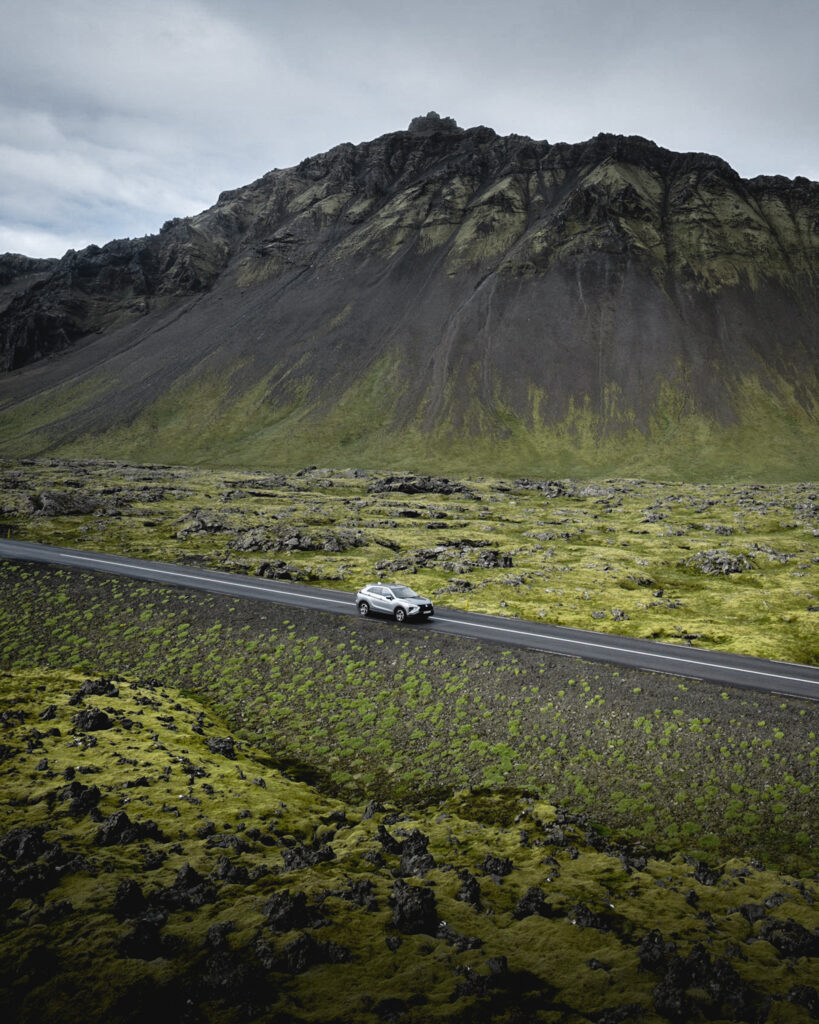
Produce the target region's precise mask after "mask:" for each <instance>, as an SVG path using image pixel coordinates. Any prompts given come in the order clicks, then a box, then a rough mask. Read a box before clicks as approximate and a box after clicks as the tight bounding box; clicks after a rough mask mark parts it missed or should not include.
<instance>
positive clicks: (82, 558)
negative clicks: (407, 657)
mask: <svg viewBox="0 0 819 1024" xmlns="http://www.w3.org/2000/svg"><path fill="white" fill-rule="evenodd" d="M62 557H63V558H72V559H74V561H76V562H91V564H92V565H115V566H116V567H117V568H118V569H137V570H141V571H142V572H155V573H161V574H162V575H163V576H178V577H180V579H183V580H198V581H199V582H200V583H220V584H223V585H224V586H226V587H242V588H243V589H244V590H261V591H262V592H263V593H265V594H281V595H282V596H283V597H305V598H308V599H309V600H315V601H327V602H328V604H341V605H344V607H345V608H349V606H350V602H349V601H339V600H338V598H335V597H320V596H319V595H318V594H299V593H297V592H296V591H294V590H275V589H274V588H273V587H261V586H259V584H258V583H240V582H239V581H238V580H215V579H213V578H212V577H210V576H194V575H193V574H192V573H188V572H174V571H172V570H171V569H155V568H154V567H153V566H150V567H146V566H143V565H131V564H129V563H128V562H112V561H109V560H108V559H106V558H92V557H91V556H90V555H68V554H63V555H62Z"/></svg>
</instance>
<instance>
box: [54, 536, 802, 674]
mask: <svg viewBox="0 0 819 1024" xmlns="http://www.w3.org/2000/svg"><path fill="white" fill-rule="evenodd" d="M62 557H63V558H71V559H73V560H74V561H77V562H90V563H91V564H92V565H114V566H116V567H117V568H119V569H142V570H144V571H146V572H155V573H160V574H162V575H163V576H177V577H179V578H180V579H185V580H198V581H199V582H200V583H224V585H225V586H229V587H241V588H242V589H244V590H261V591H262V592H263V593H265V594H279V595H281V596H282V597H294V596H298V597H308V598H310V599H314V600H316V601H325V602H326V603H327V604H340V605H343V606H344V607H345V608H349V604H350V603H349V601H340V600H338V598H333V597H321V596H320V595H318V594H315V595H314V594H309V595H307V594H297V593H296V592H295V591H292V590H275V589H274V588H273V587H262V586H259V585H258V584H257V583H240V582H239V581H238V580H236V581H234V580H214V579H212V578H211V577H209V576H195V575H193V574H192V573H185V572H175V571H173V570H171V569H155V568H153V567H148V568H146V567H145V566H140V565H131V564H130V563H128V562H115V561H112V560H109V559H105V558H94V557H93V556H92V555H70V554H68V553H63V554H62ZM435 622H448V623H451V624H452V625H454V626H464V625H467V626H468V625H474V626H475V628H477V629H491V630H494V631H495V632H497V633H510V634H512V635H513V636H528V637H534V638H535V639H537V640H551V641H552V642H553V643H565V644H576V645H578V646H580V647H598V648H600V650H603V651H615V652H617V653H619V654H638V655H640V656H641V657H647V658H657V659H659V660H662V661H676V662H680V663H681V664H683V665H697V666H698V667H700V668H716V669H725V668H728V670H729V671H732V672H744V673H746V674H747V675H754V676H763V677H765V678H767V679H786V680H788V681H789V682H793V683H809V684H810V685H811V686H819V682H817V681H816V680H815V679H803V678H801V677H799V676H786V675H781V674H779V673H776V672H763V671H762V670H760V669H753V668H742V667H740V666H738V665H728V666H726V665H720V664H718V663H717V662H713V661H698V660H696V659H695V658H682V657H680V656H679V655H675V654H659V653H657V652H656V651H641V650H640V649H639V648H630V647H618V646H616V645H614V644H601V643H598V642H597V641H594V640H572V639H569V638H568V637H563V636H550V635H549V634H548V633H532V632H529V631H527V630H525V629H511V628H510V627H509V626H492V625H490V624H488V623H468V622H461V621H460V620H458V619H446V618H444V617H442V616H440V615H436V616H435ZM435 622H433V623H432V625H433V626H434V625H435Z"/></svg>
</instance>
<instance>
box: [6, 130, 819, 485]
mask: <svg viewBox="0 0 819 1024" xmlns="http://www.w3.org/2000/svg"><path fill="white" fill-rule="evenodd" d="M817 224H819V184H817V183H813V182H809V181H807V180H806V179H804V178H797V179H795V180H793V181H790V180H788V179H785V178H780V177H759V178H754V179H751V180H745V179H742V178H740V177H739V176H738V175H737V174H736V172H735V171H733V170H732V169H731V168H730V167H729V166H728V164H726V163H725V161H723V160H721V159H720V158H718V157H716V156H711V155H708V154H702V153H684V154H680V153H673V152H670V151H668V150H665V149H662V148H661V147H659V146H657V145H655V144H654V143H653V142H650V141H648V140H646V139H641V138H638V137H622V136H616V135H609V134H601V135H598V136H596V137H595V138H593V139H590V140H588V141H586V142H582V143H578V144H573V145H571V144H567V143H555V144H552V143H549V142H546V141H536V140H533V139H530V138H527V137H525V136H519V135H511V136H507V137H501V136H498V135H497V134H496V133H495V132H494V131H492V130H491V129H490V128H485V127H477V128H468V129H461V128H459V127H458V126H457V125H456V124H455V123H454V122H453V121H452V119H451V118H445V117H443V118H442V117H439V116H438V115H437V114H435V113H434V112H430V113H429V114H427V115H425V116H422V117H418V118H415V119H413V121H412V122H411V124H410V127H409V130H407V131H399V132H394V133H391V134H387V135H384V136H381V137H380V138H377V139H375V140H373V141H371V142H364V143H361V144H359V145H352V144H349V143H344V144H342V145H339V146H336V147H335V148H334V149H332V150H330V151H329V152H327V153H324V154H320V155H317V156H314V157H310V158H308V159H306V160H304V161H302V162H301V163H300V164H299V165H298V166H296V167H292V168H288V169H286V170H274V171H271V172H269V173H268V174H266V175H264V177H262V178H260V179H259V180H258V181H256V182H253V183H252V184H250V185H248V186H245V187H244V188H239V189H235V190H232V191H229V192H223V193H222V194H221V195H220V197H219V200H218V202H217V203H216V204H215V205H214V206H213V207H211V208H210V209H209V210H206V211H204V212H203V213H201V214H199V215H198V216H196V217H191V218H186V219H182V220H175V221H172V222H168V224H166V225H165V226H164V227H163V229H162V231H160V232H159V234H157V235H153V236H149V237H146V238H141V239H124V240H118V241H114V242H111V243H109V244H108V245H106V246H103V247H101V248H100V247H96V246H89V247H88V248H87V249H84V250H83V251H81V252H69V253H67V254H66V255H65V256H64V257H63V258H62V259H61V260H60V261H59V262H58V263H56V264H55V265H54V266H53V267H50V268H46V269H44V270H43V269H42V268H40V270H41V272H42V273H45V274H46V275H47V276H46V277H45V278H43V279H40V280H38V281H37V282H35V283H33V284H32V285H31V286H30V287H28V288H27V289H25V290H23V291H22V292H21V291H18V292H17V293H16V294H15V296H14V297H13V298H12V299H11V301H10V302H9V304H8V306H7V308H5V310H3V311H0V369H6V370H10V369H19V368H22V369H23V372H22V373H17V374H12V375H6V376H5V378H3V377H0V404H2V406H3V408H4V415H5V416H6V419H7V421H8V419H9V417H11V419H12V423H13V420H14V417H15V416H16V415H17V412H16V410H17V409H18V408H19V411H20V423H19V431H17V432H16V433H15V430H14V428H13V426H12V428H6V431H7V432H6V434H4V435H3V436H4V438H6V437H7V438H8V441H4V442H3V443H4V444H8V445H10V446H11V447H12V448H14V449H15V451H18V450H19V449H20V446H21V445H22V446H24V448H25V450H26V451H33V452H37V453H43V452H48V451H49V450H52V449H54V448H56V447H60V446H62V447H65V446H66V445H67V446H69V447H70V445H71V444H74V443H80V442H81V440H82V438H84V437H87V436H88V435H89V434H93V435H95V437H96V436H97V435H100V434H105V436H106V438H110V445H111V450H110V451H111V453H119V448H118V447H117V445H118V442H117V437H118V436H119V435H118V433H117V431H119V430H121V431H125V430H126V429H127V435H128V438H129V444H131V445H132V448H131V451H132V454H135V455H136V454H140V453H141V454H143V455H144V456H145V457H150V458H151V459H152V460H153V459H163V458H164V457H165V454H166V452H169V451H170V450H171V448H170V447H169V446H171V445H172V446H174V447H173V452H174V457H178V454H179V446H178V445H179V441H178V438H179V434H178V430H177V421H176V418H175V416H179V417H182V419H183V420H184V417H185V411H186V409H188V408H193V407H195V408H197V409H199V408H201V407H202V403H203V402H204V403H205V406H206V407H207V409H208V415H207V416H206V417H204V419H203V420H202V422H204V423H207V424H208V426H207V428H206V429H203V430H196V431H191V432H190V436H189V437H188V439H187V441H186V442H185V443H186V444H187V445H188V448H189V453H190V456H191V458H192V460H193V459H195V458H207V459H208V461H210V462H213V461H214V460H215V461H218V460H219V459H220V458H222V457H223V456H221V455H220V448H219V445H220V443H221V442H222V440H223V438H224V437H225V436H226V435H228V434H229V436H230V437H231V438H232V441H231V444H232V446H233V447H232V452H233V455H234V456H235V454H236V452H237V451H240V450H241V447H242V444H243V443H246V444H247V445H249V446H250V448H251V450H253V444H254V440H253V439H254V438H256V437H257V436H258V435H259V434H260V432H264V436H265V437H266V439H267V440H266V445H267V447H268V449H269V450H270V451H274V452H276V457H277V458H279V457H291V458H293V459H295V458H297V457H303V456H304V455H307V456H308V457H312V458H314V459H317V458H319V457H321V458H322V460H323V461H324V462H325V463H327V460H328V459H331V460H332V459H334V458H338V459H341V458H342V457H343V455H344V453H345V452H351V453H353V457H354V458H362V459H364V458H366V459H369V460H370V462H369V464H370V465H371V466H372V465H385V464H389V462H390V461H392V458H393V454H392V453H393V449H391V448H390V447H389V446H390V444H394V452H395V453H398V454H400V453H401V452H403V451H405V446H404V445H403V443H402V441H403V438H404V437H405V435H406V434H407V433H409V434H410V435H412V436H413V437H418V438H422V437H423V438H425V439H429V443H430V447H431V448H432V445H433V443H434V451H435V454H436V455H441V456H446V455H447V453H449V452H458V451H461V450H463V448H464V445H466V446H467V448H468V447H469V444H470V442H471V441H473V440H474V439H480V441H481V442H482V443H483V444H484V445H485V446H486V447H485V448H484V449H481V450H482V451H484V450H485V451H495V450H496V449H497V451H498V455H497V458H498V466H497V467H494V468H495V469H500V468H502V467H503V465H505V464H506V463H505V461H504V459H503V445H505V444H507V443H511V442H512V440H513V439H514V441H515V443H514V445H513V446H512V450H514V452H515V454H516V455H517V454H518V451H519V448H520V444H522V445H523V446H524V447H525V446H527V445H528V446H530V447H531V451H532V455H531V464H532V466H533V469H532V472H533V473H534V472H543V470H542V468H539V469H537V470H536V469H534V466H535V464H537V465H538V466H539V467H542V466H543V460H544V458H546V457H549V458H553V457H554V452H555V446H554V444H553V443H552V442H550V440H549V438H550V437H558V438H564V439H566V440H565V443H564V442H561V443H563V444H564V446H565V445H566V444H568V446H569V448H571V446H572V445H573V444H575V443H579V442H580V441H581V440H582V439H583V438H584V437H589V438H592V439H593V440H594V439H600V438H602V439H606V438H618V437H620V436H626V435H628V436H630V437H632V438H636V439H638V440H639V439H640V438H642V439H644V441H645V443H646V444H649V445H650V444H651V443H653V442H654V441H657V443H659V442H660V441H662V443H663V444H665V445H666V446H668V445H669V444H671V441H672V440H673V438H674V437H675V431H676V430H677V429H682V430H684V429H686V424H688V423H689V422H696V423H705V424H708V428H709V430H711V431H713V433H714V437H715V443H717V442H718V441H719V438H720V437H722V436H725V437H728V436H729V435H730V432H731V431H732V430H734V429H735V428H737V427H748V425H749V424H750V425H751V426H753V425H754V424H756V422H757V418H758V417H760V416H761V415H763V413H764V414H765V415H768V414H770V415H771V416H774V417H776V416H781V417H782V424H787V431H786V433H787V436H785V434H783V435H782V445H781V449H782V452H785V453H786V455H785V458H786V459H787V458H790V457H792V453H795V452H797V451H801V452H802V453H803V456H802V457H803V458H804V452H805V451H810V450H812V449H815V450H819V445H817V444H815V441H816V440H817V438H819V427H817V423H816V417H815V405H814V402H815V395H816V393H817V391H819V376H818V375H817V367H818V366H819V231H818V230H817ZM16 259H18V258H17V257H15V260H16ZM0 265H1V264H0ZM15 266H16V264H15ZM35 269H36V268H35ZM9 272H10V273H11V271H9ZM21 272H22V271H20V273H21ZM15 273H17V271H15ZM15 280H17V281H18V283H19V282H22V281H23V280H24V276H19V274H18V276H17V277H16V278H15ZM60 353H62V354H61V355H60V357H59V358H57V359H48V361H47V364H45V365H43V366H41V367H40V368H38V370H37V372H36V373H35V372H34V367H33V366H31V367H30V364H33V363H35V362H37V361H42V360H43V359H44V358H45V357H50V356H54V355H57V354H60ZM103 361H104V365H105V372H104V374H101V373H100V368H101V366H102V365H103ZM57 385H60V392H59V396H60V401H59V402H55V400H54V396H55V394H56V392H55V390H54V389H55V388H56V386H57ZM170 394H172V395H173V400H172V402H171V403H170V408H171V409H172V411H173V415H172V414H170V413H169V412H168V408H169V406H168V402H166V401H165V399H167V396H169V395H170ZM227 396H230V400H229V401H228V400H227ZM243 396H248V401H247V405H246V406H245V405H243V404H242V402H243V401H244V398H243ZM32 403H34V406H36V408H37V410H38V413H37V417H36V419H37V422H38V423H39V424H40V426H38V427H37V428H36V429H35V430H34V431H32V430H31V427H30V424H29V418H30V414H31V410H32V408H34V406H32ZM156 403H159V405H158V406H157V408H158V409H161V410H163V412H162V415H161V416H159V418H157V415H156V414H155V412H152V411H151V410H152V409H154V407H155V405H156ZM163 403H164V404H163ZM239 408H241V409H242V410H243V412H242V414H241V416H240V418H239V420H238V421H236V422H234V417H235V416H237V415H238V413H237V412H236V411H235V410H238V409H239ZM307 410H309V415H308V414H307ZM353 414H354V415H353ZM163 416H165V417H169V418H168V421H167V423H166V422H165V421H164V420H163ZM777 422H779V421H778V420H777ZM143 428H144V430H143ZM765 429H766V433H768V434H770V430H771V429H772V428H771V427H770V424H769V425H768V426H767V427H766V428H765ZM782 429H783V430H786V428H785V426H782ZM166 431H167V433H166ZM794 431H795V432H794ZM328 437H330V438H337V439H338V445H337V449H336V448H333V449H332V450H330V449H328V446H327V439H328ZM23 438H24V440H23ZM132 439H133V440H132ZM518 442H520V444H518ZM107 443H109V442H108V441H103V440H100V439H97V440H95V445H97V444H103V446H104V445H105V444H107ZM588 443H592V442H588ZM634 443H637V441H635V442H634ZM140 446H141V447H140ZM351 446H352V447H351ZM672 451H673V446H672ZM732 451H733V452H734V455H733V458H734V462H733V463H731V464H730V465H729V464H728V462H726V467H727V470H726V471H728V470H730V471H731V472H738V471H740V470H741V466H738V465H737V464H736V460H737V459H742V458H744V457H745V455H744V453H743V448H742V446H739V447H737V446H736V445H735V446H734V448H733V449H732ZM0 453H2V449H0ZM291 453H292V454H291ZM99 454H100V455H105V454H108V453H107V452H105V451H103V450H99ZM224 457H226V456H224ZM271 457H272V456H271ZM728 457H729V456H728V454H727V453H726V455H725V457H724V458H725V460H727V459H728ZM793 457H794V458H796V455H793ZM476 458H477V456H476ZM567 458H568V456H567ZM776 459H777V465H780V464H781V462H782V455H781V453H780V454H779V455H777V457H776ZM438 461H439V462H440V461H441V459H439V460H438ZM302 464H304V463H302ZM328 464H329V463H328ZM361 464H363V462H362V463H361ZM518 464H520V462H518ZM490 468H491V467H486V470H487V471H489V470H490Z"/></svg>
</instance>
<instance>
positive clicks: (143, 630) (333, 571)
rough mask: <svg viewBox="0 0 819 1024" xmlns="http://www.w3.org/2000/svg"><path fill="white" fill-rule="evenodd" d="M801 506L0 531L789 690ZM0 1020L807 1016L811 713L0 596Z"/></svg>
mask: <svg viewBox="0 0 819 1024" xmlns="http://www.w3.org/2000/svg"><path fill="white" fill-rule="evenodd" d="M816 497H817V495H816V489H815V487H812V486H810V485H807V484H801V485H787V486H786V485H783V486H776V487H769V486H760V485H748V486H728V485H724V486H721V487H704V486H703V487H700V486H694V485H660V484H650V483H646V482H644V481H607V482H602V483H595V484H579V483H577V482H572V481H531V480H517V481H498V480H493V481H487V480H472V481H455V480H442V479H439V478H430V477H417V476H410V475H408V474H388V473H365V472H361V471H349V472H330V471H326V470H315V469H310V470H305V471H302V472H299V473H294V474H290V475H286V476H285V475H269V474H259V473H235V474H230V475H228V474H224V473H216V472H212V471H206V470H198V469H180V468H170V467H159V466H127V465H124V464H121V463H119V464H114V463H101V462H71V463H68V462H59V461H56V460H37V461H33V460H21V461H19V462H15V463H11V462H4V463H3V464H2V466H0V508H2V512H0V521H1V522H2V532H3V533H4V534H10V535H11V536H13V537H16V538H19V539H24V540H35V541H42V542H45V543H52V544H60V545H66V546H72V547H84V548H88V549H92V550H96V551H106V550H107V551H111V552H117V553H124V554H130V555H134V556H137V557H149V558H161V559H163V560H168V561H174V562H182V563H186V562H187V563H188V564H196V565H207V566H212V567H215V568H222V569H229V570H233V571H240V572H247V573H252V574H260V575H264V576H267V577H276V578H283V579H297V580H304V581H313V580H315V581H317V582H321V583H322V585H325V586H337V587H340V588H343V589H352V588H353V587H355V586H357V585H358V584H359V583H360V582H363V581H364V580H366V579H375V578H379V577H386V578H395V577H400V578H405V579H408V580H409V581H411V582H412V583H413V584H414V585H416V586H417V587H418V589H420V590H422V591H424V592H426V593H430V594H431V595H433V596H434V597H435V600H436V603H440V604H451V605H454V606H459V607H469V608H470V609H471V610H486V611H492V612H496V613H501V614H504V613H505V614H510V615H518V616H521V617H529V618H533V619H543V620H548V621H553V622H560V623H563V624H566V625H579V626H585V627H592V628H596V629H601V630H603V629H609V630H612V631H616V632H623V633H631V634H632V635H641V636H653V637H656V638H658V639H666V640H675V641H677V642H688V643H692V644H701V645H703V646H708V647H711V646H713V647H717V648H722V649H725V650H736V651H742V652H744V653H752V654H761V655H765V656H768V657H781V658H788V659H792V660H801V661H805V662H810V663H816V662H817V639H816V622H817V621H819V616H817V606H819V600H817V594H819V557H817V540H816V536H817V534H818V533H819V521H817V507H818V506H817V500H816ZM0 696H1V697H2V710H0V785H2V793H3V800H2V805H0V816H2V821H1V822H0V893H2V896H3V899H2V906H3V910H2V917H1V918H0V921H2V923H1V924H0V955H1V956H2V968H0V993H2V998H3V1005H4V1007H7V1008H8V1009H9V1010H10V1012H11V1015H12V1019H13V1020H15V1021H20V1022H21V1024H29V1022H32V1024H33V1022H35V1021H36V1022H37V1024H40V1022H51V1021H54V1022H55V1024H56V1022H57V1021H59V1022H60V1024H63V1022H69V1024H70V1022H72V1021H77V1022H80V1021H82V1022H83V1024H85V1022H97V1021H99V1022H103V1021H104V1022H106V1024H108V1022H109V1021H110V1022H112V1024H119V1022H123V1024H125V1022H128V1024H131V1022H133V1024H136V1022H142V1021H145V1022H147V1021H149V1020H150V1021H152V1022H153V1021H156V1020H164V1019H169V1018H170V1019H174V1020H175V1021H179V1022H182V1024H200V1022H201V1024H210V1022H213V1024H221V1022H223V1021H225V1022H233V1021H236V1022H238V1021H259V1022H263V1021H264V1022H266V1021H269V1022H275V1024H300V1022H303V1021H312V1022H316V1024H330V1022H333V1024H342V1022H348V1021H349V1022H359V1021H360V1022H366V1024H370V1022H372V1024H375V1022H382V1021H386V1022H396V1024H397V1022H413V1024H414V1022H417V1024H424V1022H427V1021H438V1020H441V1021H443V1020H450V1021H463V1022H467V1021H469V1022H473V1021H476V1022H480V1021H506V1022H508V1024H523V1022H524V1021H525V1022H529V1021H544V1022H546V1021H548V1022H555V1024H556V1022H566V1024H574V1022H578V1024H580V1022H588V1021H594V1022H595V1024H618V1022H623V1024H627V1022H631V1021H634V1022H638V1021H639V1022H643V1021H645V1022H649V1024H651V1022H654V1021H662V1020H671V1021H679V1022H682V1021H706V1020H708V1021H722V1020H726V1021H727V1020H733V1021H747V1022H754V1024H755V1022H760V1024H762V1022H763V1021H770V1022H779V1021H782V1022H788V1021H796V1022H798V1021H804V1022H807V1021H809V1020H812V1019H816V1017H817V1014H819V995H817V991H816V990H817V987H819V911H817V906H819V903H817V900H819V889H817V878H819V859H817V850H819V814H817V810H816V808H817V805H819V801H817V793H816V789H817V785H816V780H817V763H818V762H819V741H817V733H819V704H817V703H816V702H810V701H803V700H797V699H792V698H783V697H781V696H778V695H775V694H770V695H765V694H757V693H750V692H747V691H742V690H737V689H730V688H726V689H720V688H719V687H715V686H711V685H708V684H705V683H698V682H695V681H692V680H683V679H679V678H675V677H672V676H664V675H660V674H656V673H642V672H637V671H631V670H622V669H621V670H617V669H614V668H612V667H609V666H606V665H602V664H591V663H584V662H582V661H579V660H573V659H566V658H560V657H557V656H549V655H543V654H540V653H537V652H531V651H526V650H520V649H517V650H514V651H510V650H505V649H504V648H503V647H502V646H499V645H492V644H482V645H476V644H475V643H473V642H472V641H467V640H462V639H459V638H456V637H448V636H444V635H440V634H438V635H436V634H433V633H431V632H428V631H425V630H424V628H423V627H417V628H416V627H404V628H396V627H394V626H393V625H392V624H390V623H385V622H378V621H359V620H357V619H354V618H348V617H339V616H333V615H324V614H319V613H314V612H307V611H297V610H295V609H288V608H284V607H279V606H275V605H270V604H267V603H264V604H263V603H259V602H254V601H251V600H236V599H233V598H228V597H221V596H218V595H207V594H202V593H201V592H193V591H187V590H185V589H183V588H173V587H168V586H162V585H159V584H149V583H144V582H141V581H136V580H129V579H125V578H118V577H110V576H105V575H102V574H96V573H90V572H84V571H79V570H68V569H56V568H50V567H47V566H44V565H37V564H32V563H22V562H21V563H16V562H3V563H0Z"/></svg>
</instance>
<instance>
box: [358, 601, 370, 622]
mask: <svg viewBox="0 0 819 1024" xmlns="http://www.w3.org/2000/svg"><path fill="white" fill-rule="evenodd" d="M358 614H359V615H360V616H361V618H362V619H366V618H367V616H368V615H369V614H370V606H369V605H368V604H367V602H366V601H359V602H358Z"/></svg>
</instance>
